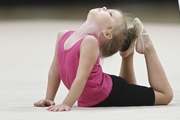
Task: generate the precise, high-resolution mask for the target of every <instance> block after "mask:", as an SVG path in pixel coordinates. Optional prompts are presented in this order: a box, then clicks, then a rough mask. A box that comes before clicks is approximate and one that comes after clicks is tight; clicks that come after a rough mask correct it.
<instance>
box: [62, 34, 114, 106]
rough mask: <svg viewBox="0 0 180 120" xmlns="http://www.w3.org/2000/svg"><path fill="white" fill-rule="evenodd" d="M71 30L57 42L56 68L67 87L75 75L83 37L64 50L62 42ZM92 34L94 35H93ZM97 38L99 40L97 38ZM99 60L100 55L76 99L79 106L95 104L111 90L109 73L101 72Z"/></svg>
mask: <svg viewBox="0 0 180 120" xmlns="http://www.w3.org/2000/svg"><path fill="white" fill-rule="evenodd" d="M73 32H74V31H68V32H66V33H65V34H64V35H63V36H62V38H61V40H60V42H59V44H58V69H59V74H60V77H61V79H62V81H63V83H64V85H65V86H66V87H67V89H70V88H71V85H72V83H73V81H74V79H75V77H76V72H77V68H78V64H79V57H80V45H81V42H82V40H83V38H82V39H80V40H79V41H78V42H76V43H75V44H74V45H73V46H72V47H71V48H69V49H67V50H64V42H65V41H66V39H67V38H68V37H69V36H70V35H71V34H72V33H73ZM93 36H94V37H96V36H95V35H93ZM96 38H97V37H96ZM97 40H98V42H99V39H98V38H97ZM87 54H88V53H87ZM99 61H100V57H98V60H97V61H96V64H95V65H94V67H93V69H92V71H91V73H90V76H89V78H88V80H87V83H86V86H85V88H84V90H83V92H82V94H81V96H80V97H79V99H78V106H80V107H87V106H93V105H96V104H97V103H99V102H101V101H103V100H104V99H106V98H107V96H108V95H109V93H110V92H111V89H112V80H111V78H110V76H109V75H107V74H105V73H103V71H102V67H101V66H100V64H99Z"/></svg>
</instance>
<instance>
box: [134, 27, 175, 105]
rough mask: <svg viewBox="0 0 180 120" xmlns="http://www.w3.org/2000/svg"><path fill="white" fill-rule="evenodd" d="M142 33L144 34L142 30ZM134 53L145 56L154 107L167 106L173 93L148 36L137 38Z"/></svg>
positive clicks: (144, 31)
mask: <svg viewBox="0 0 180 120" xmlns="http://www.w3.org/2000/svg"><path fill="white" fill-rule="evenodd" d="M143 33H146V30H145V29H144V28H143ZM141 40H142V41H141ZM143 48H144V50H143ZM136 51H137V52H138V53H140V54H144V56H145V60H146V65H147V73H148V80H149V83H150V85H151V87H152V89H153V90H154V92H155V105H163V104H168V103H169V102H170V101H171V100H172V98H173V91H172V89H171V86H170V84H169V82H168V79H167V77H166V74H165V71H164V69H163V67H162V65H161V62H160V61H159V58H158V56H157V53H156V50H155V48H154V46H153V43H152V41H151V39H150V37H149V35H143V36H141V37H138V39H137V43H136Z"/></svg>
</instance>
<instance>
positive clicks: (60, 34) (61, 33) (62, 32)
mask: <svg viewBox="0 0 180 120" xmlns="http://www.w3.org/2000/svg"><path fill="white" fill-rule="evenodd" d="M66 32H68V30H61V31H60V32H59V33H58V36H57V40H58V41H60V40H61V37H62V36H63V35H64V34H65V33H66Z"/></svg>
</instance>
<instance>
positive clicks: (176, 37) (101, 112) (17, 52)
mask: <svg viewBox="0 0 180 120" xmlns="http://www.w3.org/2000/svg"><path fill="white" fill-rule="evenodd" d="M81 23H83V21H80V20H77V21H70V20H7V21H5V20H4V21H3V20H2V21H0V119H1V120H131V119H137V120H179V119H180V87H179V86H180V75H179V74H180V72H179V71H180V63H179V62H180V54H179V52H180V34H179V33H180V24H171V23H148V22H145V23H144V26H145V27H146V29H147V31H148V33H149V34H150V36H151V38H152V40H153V43H154V46H155V48H156V51H157V54H158V55H159V58H160V60H161V62H162V65H163V66H164V69H165V72H166V74H167V77H168V79H169V82H170V84H171V86H172V88H173V91H174V98H173V100H172V102H171V103H170V104H169V105H167V106H142V107H135V106H133V107H107V108H81V107H77V104H75V105H74V106H73V107H72V109H71V111H69V112H48V111H47V110H46V108H43V107H42V108H39V107H34V106H33V103H34V102H35V101H37V100H40V99H43V98H44V97H45V93H46V86H47V76H48V70H49V67H50V64H51V62H52V58H53V55H54V46H55V42H56V37H57V33H58V32H59V31H60V30H62V29H66V30H67V29H74V30H75V29H76V28H78V27H79V26H80V25H81ZM134 57H135V58H134V65H135V73H136V77H137V81H138V84H140V85H146V86H149V84H148V80H147V72H146V66H145V61H144V57H143V55H139V54H137V53H135V55H134ZM120 62H121V59H120V56H119V55H118V53H117V54H115V55H113V56H112V57H110V58H108V59H104V60H102V61H101V64H102V67H103V70H104V71H105V72H108V73H111V74H115V75H118V73H119V67H120ZM67 92H68V91H67V89H66V88H65V87H64V85H63V84H62V83H61V86H60V88H59V90H58V93H57V95H56V99H55V102H56V104H60V103H61V102H62V101H63V99H64V97H65V96H66V94H67Z"/></svg>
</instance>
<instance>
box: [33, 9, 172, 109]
mask: <svg viewBox="0 0 180 120" xmlns="http://www.w3.org/2000/svg"><path fill="white" fill-rule="evenodd" d="M134 47H135V49H136V51H137V52H138V53H140V54H143V55H144V57H145V61H146V65H147V73H148V80H149V83H150V86H151V87H145V86H139V85H137V84H136V78H135V74H134V68H133V55H134ZM118 51H119V53H120V56H121V57H122V62H121V68H120V73H119V76H116V75H110V74H107V73H104V72H103V71H102V67H101V65H100V63H99V62H100V58H104V57H109V56H111V55H113V54H115V53H117V52H118ZM61 81H62V82H63V83H64V85H65V86H66V87H67V89H68V90H69V92H68V94H67V96H66V97H65V99H64V101H63V102H62V103H61V104H60V105H55V102H54V98H55V95H56V92H57V90H58V87H59V85H60V82H61ZM172 98H173V91H172V89H171V86H170V84H169V82H168V79H167V77H166V74H165V72H164V70H163V67H162V65H161V63H160V61H159V59H158V56H157V54H156V51H155V48H154V46H153V43H152V41H151V39H150V37H149V35H148V34H147V32H146V30H145V28H144V27H143V24H142V23H141V21H140V20H139V19H138V18H135V19H134V21H133V27H131V28H128V27H127V23H126V21H125V15H124V13H123V12H122V11H118V10H115V9H107V8H106V7H103V8H96V9H92V10H90V11H89V13H88V15H87V19H86V21H85V22H84V24H82V26H80V27H79V29H77V30H76V31H72V30H70V31H61V32H60V33H59V34H58V38H57V43H56V48H55V54H54V59H53V62H52V64H51V67H50V70H49V74H48V86H47V92H46V97H45V99H42V100H40V101H37V102H35V103H34V106H36V107H46V106H49V107H48V108H47V110H49V111H69V110H70V109H71V107H72V106H73V105H74V103H75V102H76V101H78V106H80V107H108V106H150V105H167V104H169V103H170V101H171V100H172Z"/></svg>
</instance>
